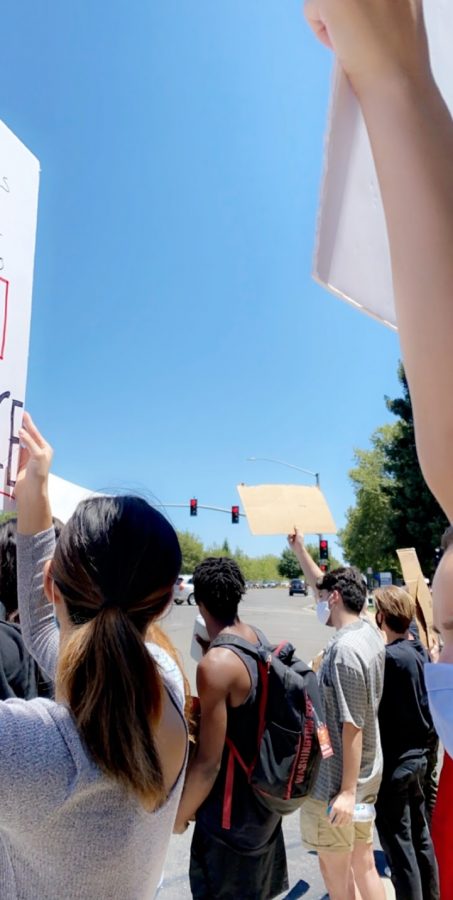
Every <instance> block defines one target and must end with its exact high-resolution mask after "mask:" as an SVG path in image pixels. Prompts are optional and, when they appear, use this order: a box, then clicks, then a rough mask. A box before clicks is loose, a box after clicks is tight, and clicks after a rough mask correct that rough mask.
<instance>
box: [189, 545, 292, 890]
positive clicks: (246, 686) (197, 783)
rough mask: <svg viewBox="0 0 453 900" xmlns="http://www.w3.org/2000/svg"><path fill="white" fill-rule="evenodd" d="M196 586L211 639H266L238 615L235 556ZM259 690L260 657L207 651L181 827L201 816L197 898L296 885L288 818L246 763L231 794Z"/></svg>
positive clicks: (203, 568)
mask: <svg viewBox="0 0 453 900" xmlns="http://www.w3.org/2000/svg"><path fill="white" fill-rule="evenodd" d="M193 583H194V593H195V601H196V603H197V604H198V606H199V609H200V612H201V615H202V616H203V618H204V620H205V622H206V628H207V631H208V634H209V638H210V641H211V642H212V641H213V640H214V639H215V638H216V637H218V636H219V635H222V636H223V635H227V634H233V635H238V636H240V637H241V638H242V639H245V640H246V641H249V642H250V643H252V644H255V645H257V644H259V643H260V637H259V634H258V633H257V632H256V631H255V629H254V628H252V627H251V626H250V625H246V624H245V623H243V622H241V620H240V619H239V616H238V605H239V601H240V600H241V598H242V596H243V594H244V593H245V582H244V578H243V576H242V573H241V571H240V569H239V567H238V565H237V564H236V563H235V562H234V560H232V559H228V558H226V557H221V558H218V557H212V558H209V559H205V560H204V562H202V563H201V564H200V565H199V566H197V568H196V569H195V572H194V576H193ZM257 687H258V671H257V664H256V662H255V660H253V659H252V658H250V657H249V656H247V654H245V653H243V652H242V651H241V650H240V649H239V648H236V647H235V648H232V647H231V648H230V647H213V648H212V649H211V650H209V649H207V651H206V653H205V655H204V657H203V659H202V661H201V662H200V664H199V666H198V669H197V689H198V695H199V699H200V708H201V721H200V738H199V743H198V747H197V753H196V756H195V758H194V760H193V762H192V764H191V765H190V767H189V771H188V775H187V780H186V785H185V788H184V793H183V796H182V800H181V805H180V808H179V812H178V817H177V821H176V826H175V830H176V831H179V832H180V831H183V830H185V828H186V826H187V823H188V821H189V820H190V819H195V820H196V825H195V830H194V834H193V839H192V847H191V857H190V886H191V891H192V897H194V898H195V900H239V898H242V900H271V898H272V897H276V896H277V895H278V894H280V893H282V892H283V891H284V890H286V889H287V887H288V876H287V868H286V853H285V845H284V840H283V832H282V826H281V817H280V816H279V815H277V814H276V813H273V812H269V811H268V810H266V809H265V808H264V807H263V806H262V805H261V804H260V803H259V801H258V800H257V799H256V795H255V794H254V793H253V792H252V790H251V788H250V787H249V784H248V781H247V776H246V775H245V773H244V772H243V770H242V769H241V767H240V765H238V764H236V765H235V767H234V769H235V770H234V781H233V787H232V790H231V792H228V772H227V760H228V755H229V754H228V752H227V750H226V746H225V740H226V738H227V737H228V738H230V739H231V740H232V742H233V744H234V745H235V746H236V747H237V749H238V751H239V753H240V755H241V757H242V758H243V759H244V761H246V762H247V763H251V762H252V760H253V758H254V755H255V752H256V746H257V732H258V704H257ZM230 774H231V773H230ZM226 788H227V791H226V792H225V789H226ZM228 798H229V799H228Z"/></svg>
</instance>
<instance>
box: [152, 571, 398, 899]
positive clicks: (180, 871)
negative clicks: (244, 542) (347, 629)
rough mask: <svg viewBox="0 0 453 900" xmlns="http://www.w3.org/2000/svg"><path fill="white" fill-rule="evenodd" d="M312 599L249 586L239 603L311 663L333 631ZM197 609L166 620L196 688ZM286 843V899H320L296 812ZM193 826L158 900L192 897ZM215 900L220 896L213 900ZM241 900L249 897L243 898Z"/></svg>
mask: <svg viewBox="0 0 453 900" xmlns="http://www.w3.org/2000/svg"><path fill="white" fill-rule="evenodd" d="M313 603H314V601H313V598H311V597H303V596H301V595H299V594H297V595H295V596H293V597H290V596H289V594H288V589H287V588H285V589H284V588H264V589H263V588H262V589H257V590H249V591H247V594H246V595H245V597H244V600H243V601H242V603H241V606H240V616H241V618H242V619H243V620H244V621H246V622H248V623H250V624H251V625H257V626H258V627H259V628H261V630H262V631H264V633H265V634H266V636H267V637H268V638H269V640H270V641H271V642H272V643H278V642H279V641H281V640H289V641H291V642H292V643H293V644H294V646H295V647H296V650H297V655H298V656H299V657H300V658H302V659H304V660H305V661H306V662H309V661H310V660H311V659H312V658H313V656H315V655H316V654H317V653H318V652H319V650H321V649H322V648H323V647H324V646H325V645H326V643H327V641H328V640H329V638H330V637H331V636H332V631H331V629H330V628H327V627H326V626H324V625H320V624H319V622H318V620H317V618H316V615H315V612H314V609H313ZM196 612H197V610H196V607H194V606H188V605H187V604H184V605H183V606H176V604H174V605H173V607H172V609H171V611H170V613H169V615H168V616H167V618H166V619H165V621H164V622H163V623H162V624H163V627H164V628H165V630H166V632H167V633H168V635H169V636H170V637H171V639H172V641H173V643H174V644H175V646H176V647H177V649H178V650H179V652H180V654H181V657H182V660H183V663H184V667H185V671H186V675H187V677H188V678H189V680H190V683H191V685H192V689H193V690H195V671H196V663H195V662H194V661H193V660H192V659H191V657H190V644H191V640H192V630H193V623H194V619H195V616H196ZM284 831H285V844H286V852H287V857H288V868H289V878H290V891H289V893H287V894H285V895H282V897H281V900H283V896H284V897H285V898H286V900H297V898H299V897H304V898H306V900H321V898H324V897H325V896H326V895H325V890H324V885H323V881H322V878H321V876H320V874H319V867H318V861H317V857H316V855H314V854H311V853H308V852H307V851H306V850H304V849H303V847H302V845H301V842H300V834H299V817H298V814H297V813H295V814H294V815H292V816H286V817H285V820H284ZM191 833H192V826H191V827H190V828H189V829H188V830H187V832H186V833H185V834H183V835H174V836H173V838H172V840H171V843H170V849H169V853H168V857H167V862H166V866H165V873H164V883H163V886H162V888H161V891H160V892H159V900H189V898H190V897H191V893H190V887H189V881H188V877H187V873H188V871H189V856H190V841H191ZM385 882H386V888H387V891H388V896H389V897H394V894H393V892H392V888H391V885H390V882H388V880H387V879H385ZM213 900H215V898H213ZM237 900H244V898H240V897H238V898H237Z"/></svg>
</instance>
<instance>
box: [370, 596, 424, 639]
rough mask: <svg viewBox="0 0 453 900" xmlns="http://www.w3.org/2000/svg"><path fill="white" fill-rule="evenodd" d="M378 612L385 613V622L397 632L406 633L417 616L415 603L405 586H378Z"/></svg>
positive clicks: (375, 597) (376, 602)
mask: <svg viewBox="0 0 453 900" xmlns="http://www.w3.org/2000/svg"><path fill="white" fill-rule="evenodd" d="M374 601H375V604H376V612H379V613H381V614H382V615H383V617H384V621H385V624H386V625H387V626H388V628H390V629H391V630H392V631H395V632H396V633H397V634H404V633H405V632H406V631H407V629H408V628H409V625H410V624H411V622H412V619H413V618H414V616H415V603H414V601H413V599H412V597H411V595H410V594H408V593H407V591H405V590H404V588H400V587H395V585H392V586H391V587H385V588H378V589H377V590H376V591H375V592H374Z"/></svg>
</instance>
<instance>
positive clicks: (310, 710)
mask: <svg viewBox="0 0 453 900" xmlns="http://www.w3.org/2000/svg"><path fill="white" fill-rule="evenodd" d="M254 630H255V631H256V632H257V635H258V637H259V638H260V640H261V645H260V646H255V645H254V644H251V643H249V642H248V641H246V640H244V639H243V638H240V637H238V636H237V635H233V634H225V635H224V636H221V635H219V637H218V638H216V639H215V640H214V641H212V643H211V645H210V648H209V649H211V648H213V647H231V648H233V647H237V648H238V650H241V651H242V652H243V653H246V654H248V655H249V656H251V657H252V658H253V659H255V660H256V662H257V664H258V673H259V684H258V691H257V703H258V734H257V742H256V753H255V756H254V759H253V760H252V761H251V763H249V764H248V765H247V763H246V762H245V761H244V760H243V759H242V757H241V755H240V753H239V751H238V749H237V748H236V747H235V745H234V744H233V742H232V741H231V739H230V738H229V737H227V738H226V746H227V747H228V750H229V753H228V760H227V770H226V778H225V792H224V800H223V814H222V827H223V828H226V829H228V828H230V824H231V805H232V796H233V786H234V771H235V763H238V764H239V765H240V766H241V768H242V769H243V770H244V772H245V774H246V775H247V779H248V781H249V784H250V786H251V787H252V789H253V790H254V791H255V793H256V794H257V797H258V798H259V800H260V802H261V804H262V805H264V806H265V807H266V808H267V809H269V810H270V811H272V812H276V813H278V814H279V815H286V814H287V813H292V812H294V810H296V809H298V807H299V806H300V805H301V803H302V800H303V798H304V797H305V796H306V795H307V794H308V792H309V790H310V788H311V786H312V784H313V781H314V779H315V776H316V773H317V771H318V765H319V761H320V758H321V746H320V740H319V737H321V740H322V741H325V740H326V741H327V749H326V746H324V747H323V750H324V755H325V756H330V755H332V751H331V748H330V745H329V743H328V733H327V729H326V728H325V725H324V714H323V709H322V704H321V697H320V694H319V689H318V682H317V680H316V675H315V674H314V672H313V671H312V670H311V669H310V668H309V666H307V664H306V663H304V662H302V660H300V659H298V658H297V656H295V655H294V654H295V649H294V647H293V645H292V644H290V643H289V642H288V641H282V642H281V643H280V644H278V646H270V645H269V644H268V643H267V642H266V639H265V638H264V636H263V635H262V634H261V632H259V631H258V630H257V629H254ZM326 735H327V738H326Z"/></svg>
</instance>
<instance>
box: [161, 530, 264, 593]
mask: <svg viewBox="0 0 453 900" xmlns="http://www.w3.org/2000/svg"><path fill="white" fill-rule="evenodd" d="M178 538H179V543H180V546H181V551H182V565H181V572H186V573H187V574H189V573H191V572H193V570H194V568H195V566H197V565H198V563H200V562H201V561H202V560H203V559H206V557H207V556H230V557H231V558H232V559H235V560H236V562H237V564H238V566H239V567H240V569H241V571H242V574H243V575H244V578H245V579H246V581H277V580H278V578H279V574H278V557H277V556H273V555H272V554H271V553H268V554H266V555H264V556H247V554H246V553H244V551H243V550H241V549H240V548H239V547H238V548H237V549H236V550H235V551H234V552H233V551H232V550H231V548H230V545H229V543H228V541H227V540H226V539H225V540H224V541H223V543H222V544H221V545H218V544H212V545H211V546H210V547H204V546H203V543H202V541H201V540H200V539H199V538H197V537H196V535H194V534H191V532H190V531H179V532H178Z"/></svg>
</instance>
